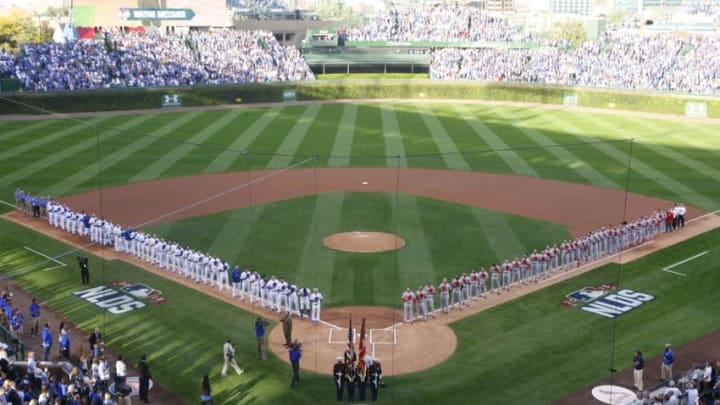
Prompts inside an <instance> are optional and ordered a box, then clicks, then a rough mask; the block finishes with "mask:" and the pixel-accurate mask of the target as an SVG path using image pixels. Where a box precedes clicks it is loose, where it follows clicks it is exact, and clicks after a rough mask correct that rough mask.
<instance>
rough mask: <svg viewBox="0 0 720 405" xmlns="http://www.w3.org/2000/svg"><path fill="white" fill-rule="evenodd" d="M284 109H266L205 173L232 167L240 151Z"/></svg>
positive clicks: (218, 171)
mask: <svg viewBox="0 0 720 405" xmlns="http://www.w3.org/2000/svg"><path fill="white" fill-rule="evenodd" d="M280 111H282V108H281V107H273V108H270V109H268V110H267V111H265V113H264V114H263V115H262V116H261V117H260V118H258V119H257V120H255V122H253V123H252V125H250V126H249V127H248V128H247V129H246V130H245V131H243V133H242V134H241V135H240V136H238V137H237V139H235V140H234V141H233V142H232V143H231V144H230V146H228V148H227V150H225V151H223V152H222V153H221V154H220V155H218V157H217V158H215V160H213V161H212V162H211V163H210V164H209V165H208V167H206V168H205V170H204V173H221V172H224V171H225V170H227V169H228V168H230V167H231V166H232V165H233V163H235V161H236V160H237V159H238V158H239V157H240V156H241V154H240V153H239V152H240V151H244V150H246V149H247V148H248V147H249V146H250V144H252V143H253V142H255V140H256V139H257V138H258V137H259V136H260V135H261V134H262V133H263V131H264V130H265V128H266V127H267V126H268V124H270V123H271V122H272V120H274V119H275V118H276V117H277V116H278V114H280Z"/></svg>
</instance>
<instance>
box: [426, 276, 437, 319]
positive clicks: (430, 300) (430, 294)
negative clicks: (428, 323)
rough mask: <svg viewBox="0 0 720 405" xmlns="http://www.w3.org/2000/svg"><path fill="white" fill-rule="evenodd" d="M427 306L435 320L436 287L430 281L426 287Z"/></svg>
mask: <svg viewBox="0 0 720 405" xmlns="http://www.w3.org/2000/svg"><path fill="white" fill-rule="evenodd" d="M425 305H426V306H427V308H428V310H429V311H430V315H432V317H433V318H435V317H436V315H435V287H433V285H432V284H431V283H430V282H429V281H428V282H427V285H426V286H425Z"/></svg>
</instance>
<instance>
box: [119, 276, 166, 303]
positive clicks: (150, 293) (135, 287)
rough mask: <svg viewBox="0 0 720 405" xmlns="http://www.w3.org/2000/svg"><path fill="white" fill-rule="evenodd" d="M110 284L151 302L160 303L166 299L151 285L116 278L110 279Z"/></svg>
mask: <svg viewBox="0 0 720 405" xmlns="http://www.w3.org/2000/svg"><path fill="white" fill-rule="evenodd" d="M110 285H112V286H115V287H118V288H120V289H121V290H123V291H126V292H127V293H128V294H131V295H134V296H136V297H138V298H144V299H146V300H148V301H150V302H152V303H153V304H162V303H164V302H165V301H167V299H166V298H165V297H164V296H163V295H162V292H160V291H159V290H156V289H154V288H152V287H148V286H146V285H145V284H139V283H131V282H129V281H122V280H116V281H111V282H110Z"/></svg>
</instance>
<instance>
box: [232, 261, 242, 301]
mask: <svg viewBox="0 0 720 405" xmlns="http://www.w3.org/2000/svg"><path fill="white" fill-rule="evenodd" d="M241 275H242V271H241V270H240V266H238V265H237V264H236V265H235V267H233V269H232V270H231V271H230V280H232V297H233V298H235V297H237V296H238V295H239V296H240V299H243V291H242V287H241V285H242V284H241V283H242V281H241V278H240V277H241Z"/></svg>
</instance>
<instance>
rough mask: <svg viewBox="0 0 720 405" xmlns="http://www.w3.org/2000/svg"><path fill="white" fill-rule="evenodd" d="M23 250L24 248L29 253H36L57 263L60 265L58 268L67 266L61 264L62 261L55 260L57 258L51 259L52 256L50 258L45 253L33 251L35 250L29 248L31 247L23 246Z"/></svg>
mask: <svg viewBox="0 0 720 405" xmlns="http://www.w3.org/2000/svg"><path fill="white" fill-rule="evenodd" d="M23 248H24V249H25V250H29V251H31V252H33V253H35V254H36V255H38V256H42V257H44V258H46V259H48V260H50V261H51V262H55V263H57V264H58V267H65V266H67V264H65V263H63V262H61V261H60V260H57V259H55V258H53V257H50V256H48V255H46V254H44V253H42V252H38V251H37V250H35V249H33V248H31V247H29V246H23Z"/></svg>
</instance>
